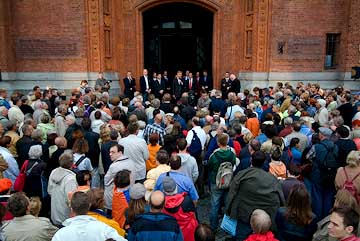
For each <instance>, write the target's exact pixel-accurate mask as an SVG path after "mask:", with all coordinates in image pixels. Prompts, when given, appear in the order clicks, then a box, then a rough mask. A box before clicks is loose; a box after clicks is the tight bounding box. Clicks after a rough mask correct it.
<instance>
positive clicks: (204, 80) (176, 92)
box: [123, 69, 213, 100]
mask: <svg viewBox="0 0 360 241" xmlns="http://www.w3.org/2000/svg"><path fill="white" fill-rule="evenodd" d="M123 81H124V95H125V96H127V97H129V98H130V99H132V98H133V97H134V93H135V91H139V89H137V88H136V81H135V78H134V77H133V76H132V73H131V71H128V72H127V73H126V77H125V78H124V79H123ZM212 85H213V81H212V78H211V76H209V75H208V72H207V71H206V70H204V71H203V74H202V76H200V72H197V73H196V74H195V76H193V73H192V72H191V71H189V70H187V71H186V72H185V75H183V72H182V71H180V70H179V71H177V73H176V75H175V77H174V78H173V79H172V80H171V79H170V78H169V76H168V73H167V71H164V72H163V74H161V73H156V72H154V73H153V75H152V76H149V74H148V70H147V69H144V70H143V75H142V76H141V77H140V92H141V93H142V94H143V96H144V99H145V100H146V99H147V96H148V95H149V94H154V95H155V97H156V98H159V99H161V98H162V96H163V95H164V94H165V93H169V94H171V95H172V97H173V98H174V99H176V100H178V99H180V97H181V94H182V93H183V92H190V93H192V94H194V95H195V96H199V95H200V93H201V91H203V90H204V91H206V92H208V91H210V90H211V89H212Z"/></svg>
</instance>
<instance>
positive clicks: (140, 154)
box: [119, 122, 149, 183]
mask: <svg viewBox="0 0 360 241" xmlns="http://www.w3.org/2000/svg"><path fill="white" fill-rule="evenodd" d="M128 131H129V135H128V136H127V137H125V138H123V139H121V140H119V144H120V145H122V146H123V147H124V154H125V156H127V157H129V159H131V160H132V161H133V162H134V164H135V168H136V173H135V181H136V182H141V183H143V182H144V181H145V177H146V165H145V163H146V160H147V159H148V158H149V150H148V147H147V144H146V142H145V140H144V139H143V138H140V137H138V136H137V134H138V131H139V125H138V123H137V122H133V123H130V124H129V125H128Z"/></svg>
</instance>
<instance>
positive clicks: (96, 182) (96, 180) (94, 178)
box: [91, 167, 100, 188]
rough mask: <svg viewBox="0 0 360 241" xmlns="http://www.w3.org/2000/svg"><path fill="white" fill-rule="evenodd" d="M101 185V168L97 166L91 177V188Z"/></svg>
mask: <svg viewBox="0 0 360 241" xmlns="http://www.w3.org/2000/svg"><path fill="white" fill-rule="evenodd" d="M97 187H100V175H99V168H98V167H96V168H94V169H93V171H92V177H91V188H97Z"/></svg>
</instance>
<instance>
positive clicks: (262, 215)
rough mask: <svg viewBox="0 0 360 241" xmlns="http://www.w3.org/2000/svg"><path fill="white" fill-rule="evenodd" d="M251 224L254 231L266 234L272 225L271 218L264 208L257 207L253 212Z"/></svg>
mask: <svg viewBox="0 0 360 241" xmlns="http://www.w3.org/2000/svg"><path fill="white" fill-rule="evenodd" d="M250 224H251V228H252V230H253V231H254V233H258V234H264V233H266V232H267V231H269V229H270V227H271V218H270V216H269V214H267V213H266V212H265V211H264V210H262V209H255V210H254V211H253V213H252V214H251V218H250Z"/></svg>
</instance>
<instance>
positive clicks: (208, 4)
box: [135, 0, 220, 87]
mask: <svg viewBox="0 0 360 241" xmlns="http://www.w3.org/2000/svg"><path fill="white" fill-rule="evenodd" d="M174 2H182V3H184V2H186V3H190V4H196V5H198V6H200V7H203V8H206V9H208V10H209V11H211V12H212V13H213V36H212V43H213V46H212V73H211V76H212V77H216V76H219V74H220V73H219V68H220V66H219V63H220V6H219V5H217V4H215V3H214V2H212V1H208V0H148V1H142V2H140V3H138V4H137V5H135V12H136V16H135V18H136V22H135V25H136V29H135V32H136V49H137V51H136V72H137V73H142V69H143V68H144V40H143V36H144V29H143V16H142V14H143V12H144V11H146V10H148V9H150V8H153V7H156V6H158V5H161V4H166V3H174ZM215 83H216V81H214V86H215V87H216V85H215Z"/></svg>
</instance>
